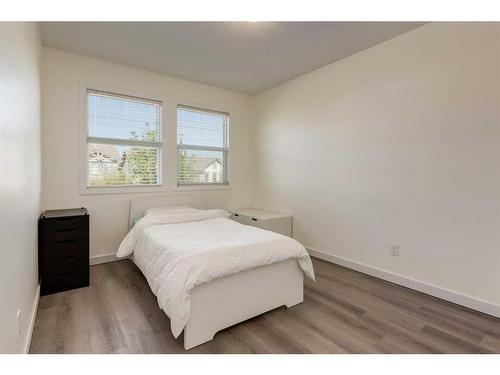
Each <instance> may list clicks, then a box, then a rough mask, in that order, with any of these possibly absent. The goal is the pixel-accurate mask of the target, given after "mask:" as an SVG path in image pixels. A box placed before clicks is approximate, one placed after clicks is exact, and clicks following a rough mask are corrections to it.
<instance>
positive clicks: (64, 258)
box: [61, 255, 76, 260]
mask: <svg viewBox="0 0 500 375" xmlns="http://www.w3.org/2000/svg"><path fill="white" fill-rule="evenodd" d="M71 258H76V255H66V256H63V257H61V259H63V260H67V259H71Z"/></svg>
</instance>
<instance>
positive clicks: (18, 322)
mask: <svg viewBox="0 0 500 375" xmlns="http://www.w3.org/2000/svg"><path fill="white" fill-rule="evenodd" d="M16 325H17V335H18V336H21V309H18V310H17V314H16Z"/></svg>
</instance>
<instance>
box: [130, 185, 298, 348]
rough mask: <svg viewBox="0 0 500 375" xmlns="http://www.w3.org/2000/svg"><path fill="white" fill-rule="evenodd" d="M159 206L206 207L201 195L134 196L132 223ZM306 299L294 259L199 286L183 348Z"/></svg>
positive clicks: (192, 298)
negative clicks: (150, 209)
mask: <svg viewBox="0 0 500 375" xmlns="http://www.w3.org/2000/svg"><path fill="white" fill-rule="evenodd" d="M160 206H191V207H194V208H201V209H203V208H205V203H204V199H203V198H202V197H201V196H199V195H182V196H179V195H175V196H174V195H163V196H155V197H147V198H144V197H141V198H134V199H132V200H131V202H130V224H132V223H133V222H134V220H135V219H136V218H140V217H141V216H142V215H143V214H144V211H145V210H146V209H148V208H151V207H160ZM303 299H304V281H303V273H302V270H301V269H300V267H299V265H298V264H297V261H296V260H295V259H290V260H287V261H284V262H280V263H275V264H271V265H267V266H262V267H257V268H253V269H250V270H248V271H243V272H239V273H237V274H234V275H229V276H226V277H222V278H220V279H216V280H213V281H210V282H208V283H205V284H202V285H200V286H197V287H196V288H195V289H194V290H193V293H192V296H191V314H190V317H189V320H188V322H187V324H186V327H185V328H184V349H186V350H189V349H191V348H194V347H195V346H198V345H200V344H203V343H205V342H207V341H210V340H212V339H213V338H214V336H215V334H216V333H217V332H218V331H220V330H222V329H225V328H227V327H230V326H232V325H235V324H237V323H240V322H243V321H245V320H247V319H250V318H253V317H254V316H257V315H260V314H262V313H265V312H267V311H270V310H273V309H275V308H277V307H280V306H286V307H291V306H294V305H296V304H298V303H301V302H302V301H303Z"/></svg>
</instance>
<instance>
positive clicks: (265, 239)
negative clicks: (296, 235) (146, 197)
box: [133, 217, 314, 337]
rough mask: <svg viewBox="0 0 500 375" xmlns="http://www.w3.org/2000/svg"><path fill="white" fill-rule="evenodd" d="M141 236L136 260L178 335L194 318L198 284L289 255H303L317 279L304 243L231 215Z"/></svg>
mask: <svg viewBox="0 0 500 375" xmlns="http://www.w3.org/2000/svg"><path fill="white" fill-rule="evenodd" d="M135 236H136V241H135V246H134V247H133V259H134V262H135V263H136V264H137V266H138V267H139V268H140V269H141V271H142V272H143V273H144V275H145V277H146V279H147V281H148V283H149V285H150V287H151V290H152V291H153V293H154V294H155V295H156V296H157V298H158V303H159V305H160V307H161V308H162V309H163V310H164V311H165V313H166V314H167V315H168V316H169V318H170V321H171V329H172V333H173V335H174V336H175V337H177V336H178V335H179V334H180V333H181V332H182V330H183V329H184V327H185V325H186V323H187V321H188V319H189V314H190V298H191V292H192V290H193V288H195V287H196V286H197V285H200V284H202V283H206V282H208V281H211V280H213V279H216V278H219V277H224V276H227V275H231V274H235V273H238V272H241V271H245V270H248V269H251V268H255V267H260V266H263V265H268V264H272V263H278V262H281V261H284V260H287V259H297V261H298V264H299V265H300V267H301V268H302V270H303V271H304V272H305V273H306V275H307V276H309V277H310V278H312V279H314V271H313V267H312V263H311V260H310V258H309V255H308V253H307V251H306V250H305V248H304V247H303V246H302V245H301V244H300V243H299V242H297V241H295V240H293V239H291V238H289V237H286V236H283V235H280V234H277V233H273V232H269V231H266V230H263V229H259V228H255V227H251V226H247V225H242V224H239V223H237V222H235V221H233V220H230V219H227V218H225V217H217V218H211V219H207V220H200V221H193V222H183V223H175V224H160V225H150V226H148V227H146V228H143V229H141V231H140V232H139V233H135Z"/></svg>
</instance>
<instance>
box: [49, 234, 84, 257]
mask: <svg viewBox="0 0 500 375" xmlns="http://www.w3.org/2000/svg"><path fill="white" fill-rule="evenodd" d="M88 247H89V239H88V237H84V238H78V239H76V240H69V241H60V242H49V241H47V242H46V243H45V246H44V248H45V254H44V255H45V258H46V259H47V260H48V261H57V260H59V259H64V258H65V257H73V256H75V255H88Z"/></svg>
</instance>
